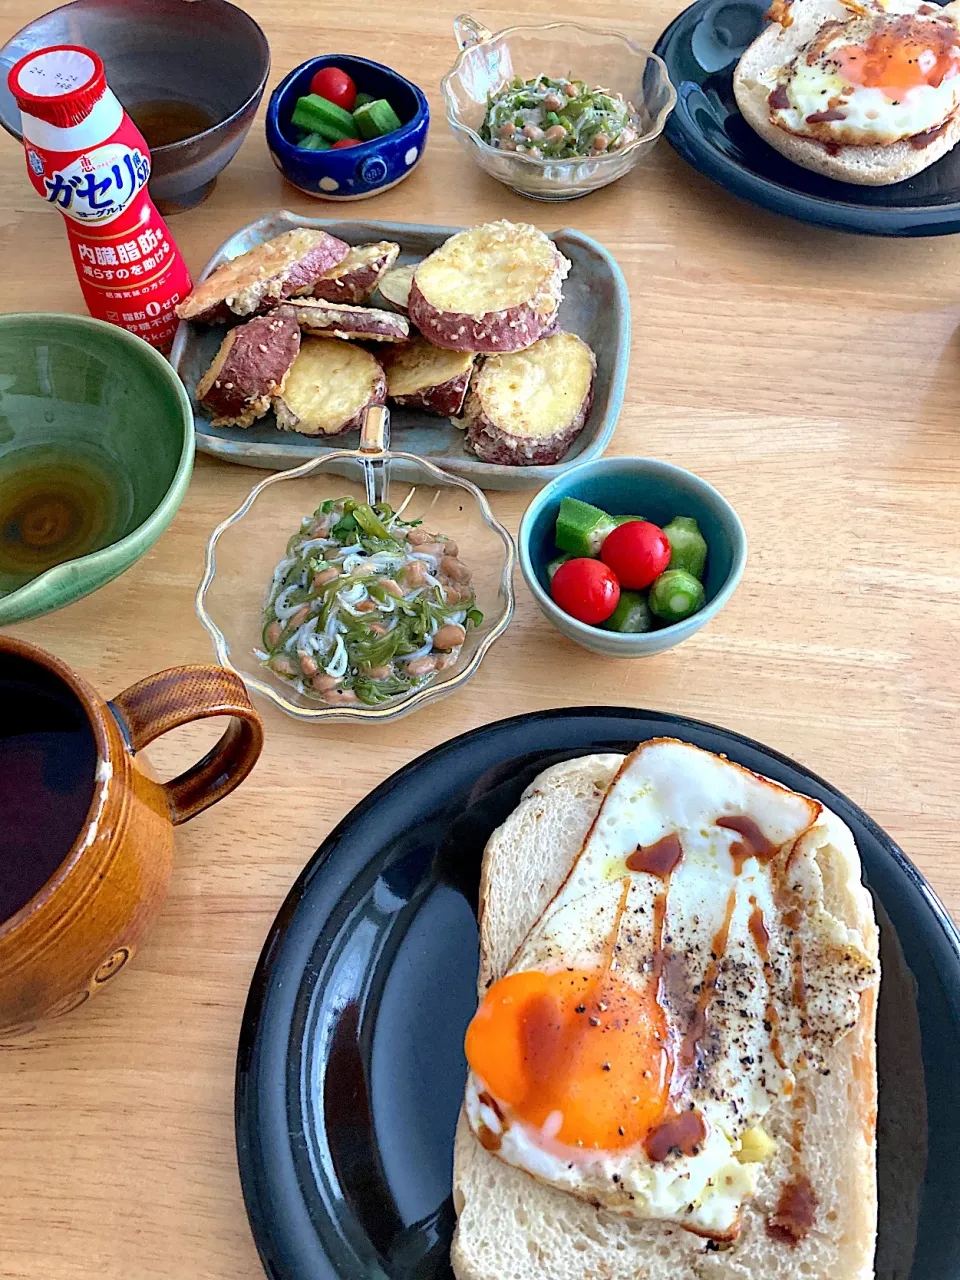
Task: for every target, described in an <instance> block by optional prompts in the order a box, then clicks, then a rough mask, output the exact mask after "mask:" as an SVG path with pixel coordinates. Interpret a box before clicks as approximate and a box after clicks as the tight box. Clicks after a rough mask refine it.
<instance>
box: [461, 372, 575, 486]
mask: <svg viewBox="0 0 960 1280" xmlns="http://www.w3.org/2000/svg"><path fill="white" fill-rule="evenodd" d="M592 405H593V385H592V384H591V386H590V390H589V392H588V393H587V397H586V399H585V400H584V401H583V403H582V404H581V406H580V408H579V409H578V410H577V413H576V416H575V417H574V418H573V420H572V421H571V422H570V424H569V425H568V426H567V427H565V428H564V429H563V430H562V431H558V432H555V433H554V434H553V435H552V436H548V437H546V438H541V437H538V436H514V435H511V434H509V433H507V432H504V431H501V430H500V428H499V427H497V426H495V425H494V424H493V423H492V422H490V421H489V419H488V418H487V417H486V416H485V415H484V413H483V409H482V406H480V404H479V401H478V402H477V404H476V405H471V403H470V397H469V396H468V398H467V404H466V406H465V408H464V415H463V421H464V423H465V425H466V435H465V437H464V447H465V448H466V450H467V452H468V453H473V454H476V456H477V457H478V458H479V459H480V461H481V462H494V463H496V464H497V465H498V466H501V467H548V466H551V465H552V464H553V463H554V462H559V461H560V459H561V458H562V457H563V456H564V455H565V454H566V453H567V451H568V450H569V449H570V446H571V445H572V444H573V442H574V440H576V438H577V436H578V435H579V434H580V432H581V431H582V430H583V428H584V426H585V425H586V421H587V417H588V416H589V414H590V409H591V407H592ZM458 425H459V424H458Z"/></svg>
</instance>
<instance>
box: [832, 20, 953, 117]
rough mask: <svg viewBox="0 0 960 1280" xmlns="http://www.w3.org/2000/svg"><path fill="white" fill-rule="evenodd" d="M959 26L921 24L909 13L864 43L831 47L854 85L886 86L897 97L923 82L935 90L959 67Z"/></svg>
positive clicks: (896, 98) (876, 87) (886, 24)
mask: <svg viewBox="0 0 960 1280" xmlns="http://www.w3.org/2000/svg"><path fill="white" fill-rule="evenodd" d="M957 39H958V33H957V30H956V28H955V27H952V26H949V25H948V24H947V23H943V22H922V21H919V20H918V19H915V18H911V17H909V16H906V17H902V18H898V19H896V21H894V22H890V23H885V24H884V25H883V26H881V27H880V28H878V30H877V31H876V32H874V34H873V35H872V36H870V37H869V39H868V40H866V41H864V43H863V44H850V45H845V46H844V47H843V48H841V49H835V50H831V51H830V58H831V60H835V61H836V63H837V65H838V68H839V70H840V73H841V74H842V75H843V76H844V78H845V79H846V80H847V81H848V82H849V83H850V84H855V85H863V86H864V87H866V88H870V89H882V90H883V92H884V94H885V96H886V97H888V98H890V99H892V100H893V101H897V100H898V99H900V98H902V97H903V95H904V94H905V93H907V92H909V90H910V89H916V88H917V87H918V86H920V85H932V86H933V87H934V88H936V87H937V86H939V85H941V84H942V83H943V81H944V80H946V79H949V78H950V77H951V76H955V75H956V74H957V72H958V70H960V62H958V58H960V48H958V46H957Z"/></svg>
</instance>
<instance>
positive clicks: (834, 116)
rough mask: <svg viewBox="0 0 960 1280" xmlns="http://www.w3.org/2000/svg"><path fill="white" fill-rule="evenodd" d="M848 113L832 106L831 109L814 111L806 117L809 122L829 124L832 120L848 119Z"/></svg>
mask: <svg viewBox="0 0 960 1280" xmlns="http://www.w3.org/2000/svg"><path fill="white" fill-rule="evenodd" d="M846 118H847V113H846V112H845V111H838V110H837V109H836V107H831V109H830V110H829V111H814V112H813V113H812V114H811V115H809V116H807V117H806V120H807V124H828V123H829V122H830V121H831V120H846Z"/></svg>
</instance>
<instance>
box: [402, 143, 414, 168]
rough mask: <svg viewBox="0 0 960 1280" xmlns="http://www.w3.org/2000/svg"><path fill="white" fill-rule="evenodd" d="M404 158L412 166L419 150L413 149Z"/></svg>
mask: <svg viewBox="0 0 960 1280" xmlns="http://www.w3.org/2000/svg"><path fill="white" fill-rule="evenodd" d="M403 158H404V160H405V161H406V163H407V165H408V166H410V165H412V164H413V162H414V160H416V158H417V148H416V147H411V148H410V150H409V151H408V152H407V154H406V155H405V156H404V157H403Z"/></svg>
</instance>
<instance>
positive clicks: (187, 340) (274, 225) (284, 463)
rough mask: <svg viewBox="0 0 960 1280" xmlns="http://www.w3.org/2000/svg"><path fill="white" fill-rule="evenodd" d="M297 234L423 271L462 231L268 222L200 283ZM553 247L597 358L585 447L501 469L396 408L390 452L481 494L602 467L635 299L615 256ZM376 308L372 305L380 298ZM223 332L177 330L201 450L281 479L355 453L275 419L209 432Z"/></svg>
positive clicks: (564, 313)
mask: <svg viewBox="0 0 960 1280" xmlns="http://www.w3.org/2000/svg"><path fill="white" fill-rule="evenodd" d="M293 227H321V228H322V229H323V230H325V231H329V232H330V233H331V234H332V235H335V236H339V237H340V239H341V240H346V241H347V243H348V244H354V245H357V244H367V243H369V242H370V241H376V240H394V241H396V242H397V243H398V244H399V245H400V247H401V253H400V262H418V261H419V260H420V259H421V258H424V257H426V255H427V254H428V253H431V252H432V251H433V250H434V249H435V248H436V247H437V246H438V245H439V244H442V243H443V241H444V240H446V239H447V238H448V236H452V235H453V234H454V232H456V231H460V230H462V228H461V227H428V226H423V225H419V224H416V223H404V222H364V221H354V220H350V221H341V220H339V219H336V218H301V217H297V216H295V215H294V214H292V213H288V212H286V211H285V210H278V211H277V212H276V213H268V214H266V215H265V216H264V217H262V218H260V219H259V220H258V221H257V222H252V223H251V224H250V225H249V226H248V227H244V228H243V229H242V230H241V231H238V232H236V234H234V235H232V236H231V237H230V239H229V240H227V241H225V242H224V243H223V244H222V245H221V246H220V248H219V249H218V250H217V252H216V253H215V254H214V256H213V257H212V258H211V259H210V261H209V262H208V263H207V265H206V267H205V268H204V271H203V276H204V277H205V276H207V275H209V274H210V272H211V271H213V270H214V268H215V267H219V266H220V265H221V264H222V263H224V262H226V261H228V260H229V259H230V258H235V257H236V256H237V255H238V254H240V253H244V252H245V251H246V250H247V249H252V248H253V247H254V245H258V244H262V243H263V242H264V241H265V240H270V239H272V238H273V237H274V236H278V235H280V234H281V233H282V232H284V231H289V230H291V228H293ZM552 239H553V240H554V241H555V242H556V244H557V247H558V248H559V249H560V250H561V252H562V253H563V254H564V255H565V256H566V257H567V258H569V259H570V262H571V263H572V267H571V270H570V275H569V277H568V279H567V281H566V283H565V285H564V289H563V303H562V305H561V307H560V321H561V323H562V325H563V327H564V329H568V330H570V332H571V333H576V334H578V335H579V336H580V337H581V338H583V340H584V341H585V342H587V343H589V345H590V346H591V347H592V348H593V350H594V351H595V352H596V356H597V382H596V388H595V392H594V398H593V407H592V409H591V410H590V416H589V418H588V419H587V425H586V427H585V428H584V430H583V433H582V434H581V436H580V438H579V439H578V440H576V441H575V442H574V445H573V447H572V449H571V450H570V452H569V453H568V454H567V456H566V457H565V458H564V459H563V461H562V462H558V463H555V464H554V465H553V466H549V467H501V466H495V465H493V464H491V463H487V462H481V461H480V460H479V459H478V458H475V457H473V455H472V454H468V453H467V452H466V450H465V449H464V447H463V433H462V432H461V431H460V430H459V429H458V428H457V427H455V426H453V424H452V423H451V422H450V421H449V420H448V419H446V418H434V417H431V416H430V415H429V414H425V413H421V412H419V411H418V410H416V409H401V408H394V409H393V411H392V415H391V421H392V431H393V444H394V447H395V448H396V449H398V450H401V451H403V452H406V453H415V454H418V455H419V456H420V457H423V458H428V459H429V460H430V461H431V462H433V463H435V464H436V465H437V466H439V467H443V468H444V469H445V470H447V471H452V472H453V473H454V474H455V475H458V476H464V477H465V478H466V479H467V480H472V481H473V483H474V484H476V485H479V486H480V487H481V488H482V489H529V488H538V487H539V486H540V485H542V484H546V482H547V481H548V480H552V479H553V478H554V477H555V476H558V475H560V474H561V473H562V472H564V471H566V470H568V469H569V468H570V467H573V466H576V465H577V464H578V463H580V462H587V461H588V460H589V459H591V458H599V457H600V455H601V454H602V453H603V451H604V449H605V448H606V447H607V445H608V444H609V443H610V438H611V436H612V435H613V431H614V427H615V426H616V424H617V418H618V417H619V414H620V406H621V404H622V403H623V393H624V388H625V386H626V381H627V366H628V364H629V360H630V297H629V294H628V293H627V284H626V281H625V280H624V278H623V273H622V272H621V270H620V268H619V267H618V266H617V264H616V262H615V261H614V259H613V257H612V256H611V255H610V254H609V253H608V252H607V250H606V249H604V248H603V246H602V245H600V244H598V243H597V242H596V240H591V238H590V237H589V236H585V235H582V234H581V233H580V232H579V231H570V230H565V231H557V232H554V234H553V236H552ZM374 305H376V299H374ZM224 332H225V329H224V328H223V326H218V325H215V326H213V327H209V326H205V325H194V324H187V323H181V325H180V328H179V330H178V332H177V336H176V339H175V341H174V344H173V351H172V353H171V356H170V361H171V363H172V365H173V367H174V368H175V369H176V371H177V372H178V373H179V375H180V377H181V378H182V379H183V382H184V384H185V386H186V388H187V391H188V392H189V394H190V398H191V400H192V401H193V406H194V413H195V416H196V429H197V448H198V449H199V450H201V452H203V453H212V454H214V455H216V457H218V458H225V459H226V460H227V461H228V462H240V463H244V464H245V465H247V466H250V467H266V468H268V469H270V470H273V471H284V470H286V469H287V468H289V467H298V466H299V465H300V464H301V463H302V462H306V461H307V459H308V458H319V457H323V456H324V455H325V454H328V453H330V452H331V451H332V448H337V449H352V448H356V445H357V437H358V433H352V434H348V435H345V436H337V438H336V441H335V442H332V445H331V446H326V445H322V444H319V443H318V442H317V440H316V439H315V438H311V437H309V436H298V435H296V433H294V432H287V431H279V430H278V429H277V426H276V424H275V422H274V418H273V415H272V414H271V415H269V416H268V417H266V418H264V419H262V421H261V422H259V423H258V424H257V425H256V426H255V427H249V428H246V429H243V428H239V427H212V426H211V425H210V419H209V418H208V417H207V416H206V415H205V412H204V410H203V409H201V408H200V407H199V406H198V405H197V403H196V388H197V383H198V382H199V381H200V378H201V377H202V376H203V374H204V372H205V371H206V369H207V368H208V367H209V365H210V362H211V361H212V359H213V357H214V355H215V354H216V351H217V348H218V347H219V345H220V342H221V341H222V339H223V335H224Z"/></svg>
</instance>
